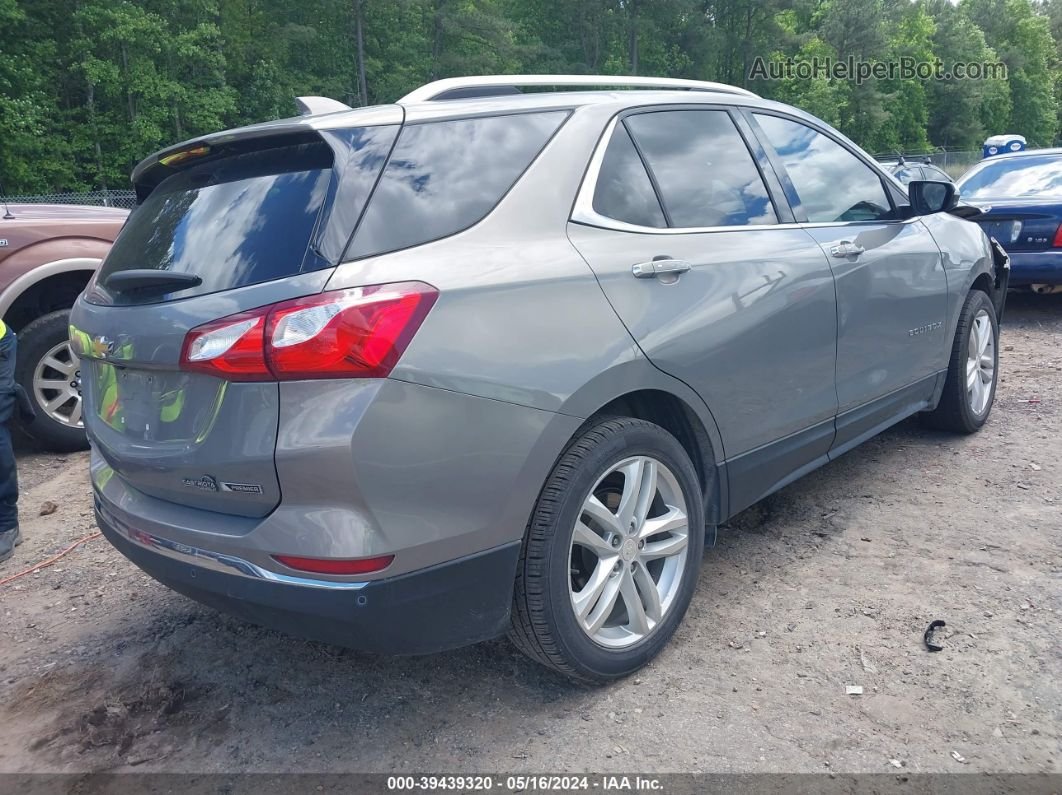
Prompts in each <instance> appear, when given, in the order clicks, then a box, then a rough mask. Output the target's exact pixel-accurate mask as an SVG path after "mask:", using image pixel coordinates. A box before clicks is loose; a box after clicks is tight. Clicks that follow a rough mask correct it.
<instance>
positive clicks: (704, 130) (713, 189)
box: [626, 110, 778, 228]
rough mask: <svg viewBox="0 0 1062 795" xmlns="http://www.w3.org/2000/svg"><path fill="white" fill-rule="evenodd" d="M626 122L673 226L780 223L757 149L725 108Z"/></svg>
mask: <svg viewBox="0 0 1062 795" xmlns="http://www.w3.org/2000/svg"><path fill="white" fill-rule="evenodd" d="M626 124H627V127H628V129H629V130H630V132H631V135H632V136H633V138H634V142H635V143H636V144H637V145H638V148H639V150H640V151H641V153H642V154H643V155H644V157H645V162H646V165H647V166H648V168H649V171H650V174H651V175H652V177H653V178H655V180H656V185H657V187H658V188H659V190H660V200H661V202H662V204H663V206H664V212H665V214H666V215H667V217H668V220H669V221H670V225H671V226H673V227H690V228H691V227H710V226H755V225H759V224H776V223H778V216H777V215H775V211H774V205H772V204H771V199H770V196H769V195H768V193H767V186H766V185H765V184H764V182H763V178H762V177H761V176H760V171H759V169H758V168H757V167H756V161H755V160H753V158H752V153H751V152H750V151H749V149H748V147H747V146H746V145H745V141H744V139H743V138H742V137H741V134H740V133H739V132H738V129H737V127H736V126H735V125H734V122H733V120H732V119H731V118H730V114H728V113H727V112H726V111H723V110H670V111H660V112H653V113H640V114H637V115H634V116H629V117H627V119H626Z"/></svg>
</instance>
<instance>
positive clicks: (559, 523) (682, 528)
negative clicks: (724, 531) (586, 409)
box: [510, 418, 704, 683]
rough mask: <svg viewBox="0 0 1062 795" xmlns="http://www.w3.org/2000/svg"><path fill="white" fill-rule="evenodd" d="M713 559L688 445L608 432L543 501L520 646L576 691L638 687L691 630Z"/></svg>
mask: <svg viewBox="0 0 1062 795" xmlns="http://www.w3.org/2000/svg"><path fill="white" fill-rule="evenodd" d="M703 550H704V506H703V497H702V493H701V488H700V483H699V480H698V477H697V472H696V470H695V469H694V466H693V464H692V462H691V461H690V458H689V456H688V455H687V453H686V451H685V450H684V449H683V447H682V445H681V444H679V442H678V440H677V439H675V437H674V436H672V435H671V434H670V433H668V432H667V431H665V430H664V429H663V428H661V427H659V426H658V425H654V424H652V423H650V422H646V421H644V420H638V419H631V418H613V419H607V420H602V421H601V422H598V423H596V424H595V425H593V426H591V427H589V428H588V429H587V430H585V431H584V432H583V433H582V434H580V436H579V437H578V438H577V439H576V440H575V441H574V442H573V443H572V444H571V445H570V446H569V447H568V449H567V450H566V451H565V453H564V454H563V455H562V456H561V459H560V461H558V462H557V464H556V466H555V467H554V468H553V471H552V472H551V473H550V476H549V478H548V479H547V481H546V485H545V486H544V487H543V489H542V493H541V494H540V496H539V499H538V503H537V504H536V506H535V510H534V513H533V514H532V516H531V521H530V523H529V525H528V530H527V535H526V537H525V539H524V546H523V550H522V553H521V556H520V563H519V567H518V570H517V579H516V589H515V594H514V603H513V625H512V630H511V632H510V638H511V639H512V641H513V643H514V644H515V645H516V646H517V647H518V648H519V649H520V650H521V651H523V652H524V653H525V654H527V655H528V656H529V657H531V658H532V659H534V660H536V661H538V662H540V663H542V664H544V665H547V666H549V667H550V668H553V669H554V670H556V671H559V672H560V673H562V674H564V675H566V676H568V677H570V678H572V679H576V680H579V681H583V682H590V683H601V682H607V681H611V680H614V679H618V678H621V677H623V676H627V675H628V674H630V673H633V672H634V671H636V670H638V669H639V668H641V667H642V666H644V665H645V664H646V663H648V662H649V661H650V660H652V659H653V658H654V657H655V656H656V655H657V654H659V652H660V651H661V649H663V647H664V646H665V645H666V644H667V642H668V640H670V638H671V636H672V635H673V634H674V632H675V629H676V628H677V627H678V625H679V623H680V622H681V621H682V617H683V616H684V615H685V613H686V609H687V607H689V603H690V600H691V599H692V597H693V591H694V588H695V587H696V585H697V576H698V573H699V571H700V564H701V555H702V553H703Z"/></svg>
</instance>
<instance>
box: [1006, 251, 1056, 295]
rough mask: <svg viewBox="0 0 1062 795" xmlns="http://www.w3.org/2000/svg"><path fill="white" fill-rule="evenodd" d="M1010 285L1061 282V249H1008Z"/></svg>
mask: <svg viewBox="0 0 1062 795" xmlns="http://www.w3.org/2000/svg"><path fill="white" fill-rule="evenodd" d="M1007 253H1008V254H1009V255H1010V286H1011V287H1020V286H1026V285H1030V284H1062V249H1060V250H1057V251H1054V250H1052V251H1008V252H1007Z"/></svg>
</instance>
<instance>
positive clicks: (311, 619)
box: [96, 495, 520, 654]
mask: <svg viewBox="0 0 1062 795" xmlns="http://www.w3.org/2000/svg"><path fill="white" fill-rule="evenodd" d="M96 521H97V522H98V524H99V526H100V529H101V530H102V531H103V534H104V535H105V536H106V537H107V539H108V540H109V541H110V542H111V544H113V545H114V547H115V548H116V549H117V550H118V551H119V552H121V553H122V554H123V555H125V557H127V558H129V560H131V561H132V562H133V563H135V564H136V565H137V566H138V567H140V568H141V569H143V570H144V571H145V572H146V573H147V574H149V575H151V576H152V577H153V578H155V579H156V580H158V581H159V582H161V583H162V584H163V585H165V586H167V587H169V588H172V589H173V590H175V591H177V592H178V593H181V594H184V595H185V596H188V597H190V598H192V599H195V600H196V601H198V602H202V603H203V604H206V605H209V606H210V607H213V608H216V609H218V610H221V611H223V612H226V613H231V614H232V615H235V616H238V617H240V618H243V619H245V620H247V621H250V622H253V623H255V624H261V625H262V626H266V627H270V628H272V629H277V630H280V631H282V632H285V633H289V634H292V635H298V636H301V637H304V638H308V639H310V640H317V641H322V642H325V643H332V644H336V645H339V646H346V647H348V648H353V649H358V650H361V651H372V652H380V653H384V654H428V653H432V652H437V651H443V650H445V649H452V648H457V647H459V646H466V645H468V644H471V643H476V642H478V641H481V640H487V639H489V638H493V637H497V636H498V635H501V634H502V633H504V632H505V631H506V629H507V628H508V625H509V611H510V607H511V604H512V589H513V572H514V571H515V570H516V564H517V559H518V557H519V555H520V542H513V543H509V544H505V545H503V546H500V547H496V548H494V549H489V550H486V551H484V552H480V553H478V554H475V555H470V556H467V557H463V558H460V559H457V560H454V561H451V562H448V563H443V564H440V565H437V566H432V567H430V568H427V569H423V570H420V571H416V572H410V573H408V574H403V575H399V576H396V577H391V578H384V579H379V580H373V581H370V582H356V583H355V582H336V581H330V580H315V579H309V578H304V577H292V576H287V575H279V574H276V573H275V572H270V571H267V570H264V569H262V568H260V567H258V566H256V565H254V564H253V563H250V562H249V561H246V560H244V559H242V558H238V557H235V556H233V555H228V554H219V553H216V552H211V551H208V550H204V549H199V548H197V547H192V546H188V545H186V544H182V543H178V542H174V541H171V540H168V539H165V538H163V537H161V536H158V535H154V534H150V533H147V532H144V531H141V530H138V529H135V528H132V527H130V526H128V525H127V524H125V523H124V522H122V521H121V520H120V519H118V517H117V516H115V515H114V514H113V513H111V512H110V511H108V509H107V507H106V505H105V504H104V503H103V502H102V501H101V500H100V498H99V496H98V495H97V497H96Z"/></svg>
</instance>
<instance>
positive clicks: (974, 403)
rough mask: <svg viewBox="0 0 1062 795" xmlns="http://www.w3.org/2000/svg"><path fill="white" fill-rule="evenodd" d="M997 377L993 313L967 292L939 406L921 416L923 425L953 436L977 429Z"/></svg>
mask: <svg viewBox="0 0 1062 795" xmlns="http://www.w3.org/2000/svg"><path fill="white" fill-rule="evenodd" d="M998 378H999V323H998V322H997V321H996V310H995V308H994V307H993V305H992V301H991V299H989V297H988V296H987V295H986V294H985V293H983V292H981V291H980V290H971V291H970V294H969V295H968V296H966V303H965V304H963V307H962V312H961V313H960V314H959V325H958V328H957V329H956V331H955V341H954V342H953V343H952V348H951V360H950V362H949V363H948V375H947V380H946V381H945V382H944V391H943V393H942V394H941V397H940V403H938V404H937V407H936V409H934V410H933V411H931V412H929V413H927V414H924V415H923V418H924V420H925V422H926V424H927V425H929V426H930V427H932V428H937V429H940V430H944V431H953V432H955V433H974V432H975V431H978V430H980V429H981V426H983V425H984V424H985V422H986V421H987V420H988V415H989V414H990V413H991V412H992V404H993V403H994V402H995V399H996V382H997V380H998Z"/></svg>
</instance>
